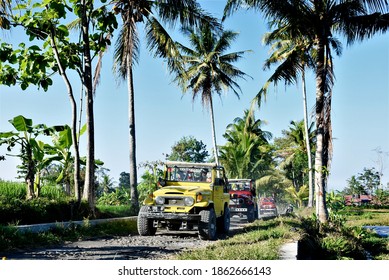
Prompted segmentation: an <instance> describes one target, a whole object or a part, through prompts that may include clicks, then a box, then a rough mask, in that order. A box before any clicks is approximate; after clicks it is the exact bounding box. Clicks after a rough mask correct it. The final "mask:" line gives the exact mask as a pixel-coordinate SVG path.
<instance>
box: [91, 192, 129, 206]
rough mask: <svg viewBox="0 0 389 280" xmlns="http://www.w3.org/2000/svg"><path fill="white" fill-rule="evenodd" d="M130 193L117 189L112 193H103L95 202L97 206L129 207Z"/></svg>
mask: <svg viewBox="0 0 389 280" xmlns="http://www.w3.org/2000/svg"><path fill="white" fill-rule="evenodd" d="M130 200H131V195H130V191H129V190H128V189H125V188H117V189H116V190H115V191H114V192H110V193H103V195H102V196H101V197H100V198H99V199H98V200H97V204H98V205H129V204H130Z"/></svg>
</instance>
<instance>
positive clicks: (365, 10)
mask: <svg viewBox="0 0 389 280" xmlns="http://www.w3.org/2000/svg"><path fill="white" fill-rule="evenodd" d="M242 4H245V7H248V8H254V9H259V10H261V11H262V13H263V14H264V16H265V17H266V18H267V19H270V20H278V21H282V24H283V25H287V26H289V28H290V30H291V32H293V34H297V36H300V35H303V37H304V38H305V40H307V41H308V42H311V43H312V44H313V47H314V48H315V51H316V56H315V60H314V62H315V75H316V110H315V112H316V133H317V138H316V139H317V142H316V153H315V187H316V188H317V207H316V212H317V215H318V218H319V221H320V222H327V221H328V211H327V207H326V200H325V195H326V184H327V177H328V174H329V170H330V165H331V157H332V137H331V135H332V125H331V98H332V88H333V84H334V68H333V64H334V63H333V51H335V53H336V54H338V55H340V53H341V43H340V41H339V40H338V39H337V38H336V37H335V34H338V35H342V36H344V37H345V39H346V41H347V43H348V44H352V43H354V42H355V41H363V40H365V39H368V38H371V37H372V36H373V35H375V34H377V33H383V32H386V31H387V29H388V27H389V21H388V18H389V15H388V11H389V3H388V2H387V1H381V0H349V1H341V0H339V1H337V0H254V1H253V0H228V1H227V4H226V7H225V16H228V15H231V13H233V12H234V11H235V10H237V9H239V8H240V7H242V6H243V5H242Z"/></svg>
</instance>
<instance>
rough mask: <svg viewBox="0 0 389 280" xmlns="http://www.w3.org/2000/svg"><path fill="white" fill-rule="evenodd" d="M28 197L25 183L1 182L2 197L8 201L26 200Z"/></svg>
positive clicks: (0, 191) (0, 193)
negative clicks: (13, 199) (12, 199)
mask: <svg viewBox="0 0 389 280" xmlns="http://www.w3.org/2000/svg"><path fill="white" fill-rule="evenodd" d="M26 195H27V189H26V185H25V184H24V183H22V182H10V181H1V180H0V196H2V197H4V198H7V199H11V198H17V199H24V198H25V197H26Z"/></svg>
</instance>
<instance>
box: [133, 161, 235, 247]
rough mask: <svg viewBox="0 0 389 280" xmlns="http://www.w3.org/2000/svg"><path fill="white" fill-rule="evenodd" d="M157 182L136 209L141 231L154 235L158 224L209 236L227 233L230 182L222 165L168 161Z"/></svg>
mask: <svg viewBox="0 0 389 280" xmlns="http://www.w3.org/2000/svg"><path fill="white" fill-rule="evenodd" d="M158 186H159V189H158V190H156V191H155V192H154V193H152V194H151V195H150V196H149V197H148V198H146V199H145V201H144V202H143V204H144V205H143V206H142V207H141V209H140V211H139V214H138V232H139V234H140V235H154V234H155V233H156V231H157V228H160V227H166V228H168V229H169V230H179V229H180V228H181V229H186V230H191V229H194V228H197V229H198V233H199V237H200V238H201V239H209V240H214V239H216V237H217V233H218V232H219V233H224V234H226V233H228V231H229V228H230V210H229V201H230V196H229V184H228V180H227V178H226V174H225V170H224V168H223V167H222V166H218V165H217V164H216V163H189V162H176V161H168V162H166V164H165V167H164V176H163V178H159V181H158Z"/></svg>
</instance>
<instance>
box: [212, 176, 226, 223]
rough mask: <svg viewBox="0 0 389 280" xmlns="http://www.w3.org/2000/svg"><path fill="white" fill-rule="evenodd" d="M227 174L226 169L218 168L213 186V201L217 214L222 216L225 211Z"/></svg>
mask: <svg viewBox="0 0 389 280" xmlns="http://www.w3.org/2000/svg"><path fill="white" fill-rule="evenodd" d="M225 185H226V180H225V174H224V169H217V170H216V174H215V180H214V186H213V202H214V207H215V212H216V216H217V217H220V216H221V214H222V212H223V211H224V191H225Z"/></svg>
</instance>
